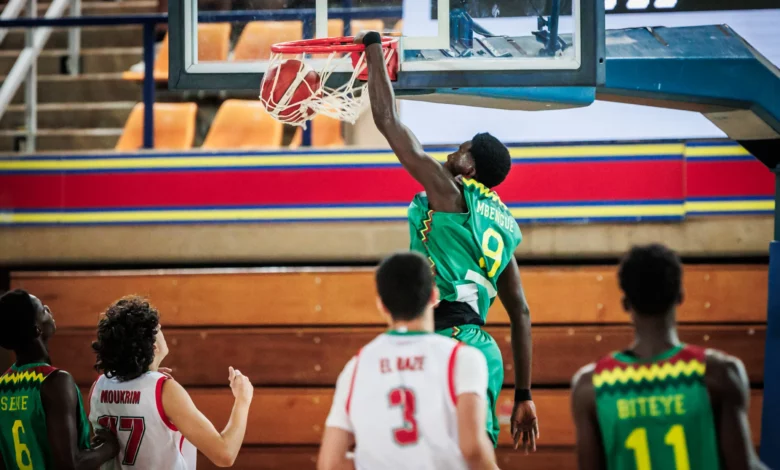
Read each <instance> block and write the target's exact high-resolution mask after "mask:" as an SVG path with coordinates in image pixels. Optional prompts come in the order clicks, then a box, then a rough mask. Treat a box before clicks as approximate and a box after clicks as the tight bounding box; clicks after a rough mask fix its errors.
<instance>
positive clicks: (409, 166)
mask: <svg viewBox="0 0 780 470" xmlns="http://www.w3.org/2000/svg"><path fill="white" fill-rule="evenodd" d="M381 40H382V39H381V36H380V35H379V33H377V32H375V31H371V32H368V33H366V34H365V35H359V36H357V37H356V38H355V42H359V43H361V44H366V62H367V64H368V94H369V97H370V98H371V114H372V115H373V117H374V123H375V124H376V126H377V128H378V129H379V132H381V133H382V135H383V136H384V137H385V139H387V142H388V143H389V144H390V147H391V148H392V149H393V152H395V155H396V157H398V160H399V161H400V162H401V164H402V165H403V166H404V168H406V171H408V172H409V173H410V174H411V175H412V177H413V178H414V179H416V180H417V181H418V182H419V183H420V184H422V186H423V187H424V188H425V191H426V193H427V195H428V201H429V203H430V205H431V208H433V209H435V210H438V211H443V212H461V211H462V207H461V193H460V189H459V188H458V187H457V185H456V184H455V182H454V181H453V179H452V175H451V174H450V173H449V172H448V171H447V170H446V169H445V168H444V167H443V166H442V165H441V164H440V163H439V162H437V161H436V160H434V159H433V158H432V157H431V156H429V155H428V154H426V153H425V152H424V151H423V148H422V145H420V142H419V141H418V140H417V138H416V137H415V136H414V134H412V132H411V131H410V130H409V129H408V128H407V127H406V126H405V125H403V124H402V123H401V120H400V119H399V117H398V112H397V111H396V109H395V95H394V93H393V86H392V84H391V83H390V77H388V75H387V68H386V66H385V59H384V54H383V51H382V45H381V44H380V42H381Z"/></svg>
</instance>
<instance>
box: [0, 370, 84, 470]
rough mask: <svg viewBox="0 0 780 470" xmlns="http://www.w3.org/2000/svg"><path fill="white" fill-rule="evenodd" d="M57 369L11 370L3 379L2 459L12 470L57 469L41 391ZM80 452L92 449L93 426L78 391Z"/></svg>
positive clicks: (0, 393) (0, 395)
mask: <svg viewBox="0 0 780 470" xmlns="http://www.w3.org/2000/svg"><path fill="white" fill-rule="evenodd" d="M56 371H57V369H56V368H54V367H51V366H50V365H49V364H44V363H36V364H26V365H23V366H20V367H17V366H16V365H13V366H11V368H10V369H8V370H7V371H6V372H5V374H3V375H2V376H0V459H2V462H3V464H4V468H6V469H8V470H17V469H18V470H32V469H35V470H37V469H41V470H44V469H47V468H54V462H53V461H52V453H51V447H50V445H49V436H48V429H47V426H46V411H45V410H44V408H43V401H42V400H41V387H42V386H43V384H44V382H45V381H46V379H47V378H48V377H49V376H51V374H53V373H54V372H56ZM76 395H77V397H78V405H77V409H76V418H77V426H78V444H79V448H80V449H88V448H89V422H88V421H87V415H86V414H85V413H84V406H83V405H82V402H81V392H80V391H79V390H78V389H77V390H76Z"/></svg>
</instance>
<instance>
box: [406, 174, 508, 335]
mask: <svg viewBox="0 0 780 470" xmlns="http://www.w3.org/2000/svg"><path fill="white" fill-rule="evenodd" d="M461 183H462V188H463V197H464V199H465V201H466V207H467V209H468V212H465V213H447V212H437V211H433V210H431V209H430V208H429V207H428V198H427V196H426V194H425V193H420V194H418V195H417V196H415V198H414V199H413V200H412V203H411V205H410V206H409V210H408V219H409V234H410V240H411V246H410V248H411V249H412V250H413V251H417V252H419V253H422V254H423V255H425V256H427V257H428V259H429V260H430V262H431V266H432V269H433V270H434V274H435V275H436V286H437V287H438V288H439V293H440V296H441V300H442V301H444V302H445V303H446V302H462V303H465V304H467V305H469V306H470V307H471V309H472V310H473V311H474V313H476V314H477V315H479V319H477V321H474V322H471V323H477V324H480V325H484V324H485V322H486V321H487V313H488V309H489V308H490V305H491V304H492V303H493V299H494V298H495V297H496V294H497V287H496V281H497V280H498V277H499V276H500V275H501V273H502V272H503V271H504V268H506V266H507V264H509V262H510V260H511V259H512V257H513V256H514V252H515V249H516V248H517V245H518V244H520V241H521V240H522V235H521V233H520V228H519V227H518V226H517V222H516V221H515V219H514V217H512V213H511V212H510V211H509V208H507V207H506V206H505V205H504V203H503V202H501V199H500V198H499V197H498V195H497V194H496V193H495V192H493V191H491V190H490V189H488V188H487V187H485V186H484V185H483V184H482V183H480V182H478V181H476V180H473V179H468V178H463V179H462V180H461ZM441 320H442V319H441V318H439V311H438V310H437V316H436V329H437V330H439V329H443V328H449V327H452V326H458V325H459V324H462V323H457V322H455V324H452V323H453V322H452V321H449V322H444V323H442V321H441ZM479 320H481V322H480V321H479Z"/></svg>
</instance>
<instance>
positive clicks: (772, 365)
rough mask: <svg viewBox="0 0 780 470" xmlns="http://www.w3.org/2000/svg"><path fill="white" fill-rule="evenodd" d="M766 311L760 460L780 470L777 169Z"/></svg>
mask: <svg viewBox="0 0 780 470" xmlns="http://www.w3.org/2000/svg"><path fill="white" fill-rule="evenodd" d="M766 310H767V312H766V313H767V315H766V349H765V353H764V410H763V412H762V415H761V460H762V461H763V462H764V463H765V464H766V465H767V466H768V467H769V468H780V446H778V444H779V443H780V167H777V168H775V236H774V241H772V242H771V243H770V245H769V299H768V302H767V309H766Z"/></svg>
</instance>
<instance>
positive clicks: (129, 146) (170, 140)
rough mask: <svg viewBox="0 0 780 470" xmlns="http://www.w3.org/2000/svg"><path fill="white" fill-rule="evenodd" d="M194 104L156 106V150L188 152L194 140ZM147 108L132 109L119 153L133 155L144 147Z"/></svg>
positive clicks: (157, 104) (137, 105)
mask: <svg viewBox="0 0 780 470" xmlns="http://www.w3.org/2000/svg"><path fill="white" fill-rule="evenodd" d="M197 112H198V105H197V104H195V103H155V104H154V148H155V149H160V150H189V149H191V148H192V141H193V140H194V139H195V115H196V113H197ZM143 143H144V104H143V103H138V104H136V105H135V106H134V107H133V110H132V111H131V112H130V116H129V117H128V118H127V122H126V123H125V128H124V130H122V135H121V136H120V137H119V141H118V142H117V143H116V147H115V149H116V150H120V151H121V150H124V151H131V150H137V149H140V148H141V147H143Z"/></svg>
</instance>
